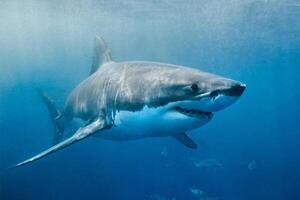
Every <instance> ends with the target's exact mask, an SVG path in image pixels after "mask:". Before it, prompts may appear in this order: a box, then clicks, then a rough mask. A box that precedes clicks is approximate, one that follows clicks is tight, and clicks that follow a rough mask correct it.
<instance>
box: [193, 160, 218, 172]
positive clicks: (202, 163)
mask: <svg viewBox="0 0 300 200" xmlns="http://www.w3.org/2000/svg"><path fill="white" fill-rule="evenodd" d="M193 163H194V166H195V167H199V168H213V169H216V168H221V167H223V164H222V163H221V162H219V161H217V160H216V159H214V158H208V159H205V160H194V161H193Z"/></svg>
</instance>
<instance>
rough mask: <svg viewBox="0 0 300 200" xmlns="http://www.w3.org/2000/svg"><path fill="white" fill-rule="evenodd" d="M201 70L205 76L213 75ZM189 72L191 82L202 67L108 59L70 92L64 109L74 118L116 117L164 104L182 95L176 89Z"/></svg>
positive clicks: (184, 80) (183, 82)
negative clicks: (108, 60) (116, 114)
mask: <svg viewBox="0 0 300 200" xmlns="http://www.w3.org/2000/svg"><path fill="white" fill-rule="evenodd" d="M201 73H203V77H206V78H210V77H212V76H213V75H212V74H209V73H205V72H201ZM176 76H177V77H176ZM187 76H188V77H190V78H189V80H190V81H191V82H193V81H197V80H198V79H199V71H198V70H194V69H191V68H186V67H181V66H176V65H171V64H164V63H156V62H142V61H136V62H122V63H116V62H108V63H105V64H104V65H103V66H101V67H100V68H99V69H98V70H97V71H96V72H95V73H94V74H92V75H91V76H90V77H88V78H87V79H86V80H84V81H83V82H82V83H81V84H79V85H78V86H77V87H76V88H75V89H74V90H73V91H72V92H71V94H70V96H69V97H68V99H67V101H66V106H65V112H66V114H67V115H68V116H70V117H71V118H72V117H79V118H82V119H84V120H93V119H94V118H97V117H99V116H101V115H103V116H106V117H107V118H108V119H113V118H114V116H115V113H116V111H120V110H129V111H137V110H140V109H142V108H143V107H144V106H148V107H158V106H162V105H165V104H167V103H169V102H172V101H176V100H180V99H177V98H182V94H178V96H176V94H175V95H174V91H176V87H182V85H184V84H187V83H186V79H184V77H187ZM173 80H176V83H175V82H173ZM181 80H182V81H181ZM189 84H190V83H189ZM170 86H172V88H170ZM169 92H172V93H173V94H172V95H170V94H168V93H169Z"/></svg>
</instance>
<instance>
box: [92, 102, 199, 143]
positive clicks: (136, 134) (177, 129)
mask: <svg viewBox="0 0 300 200" xmlns="http://www.w3.org/2000/svg"><path fill="white" fill-rule="evenodd" d="M202 125H203V123H199V119H195V118H191V117H188V116H186V115H183V114H180V113H178V112H176V111H174V112H168V113H167V114H166V112H165V108H164V107H160V108H148V107H145V108H144V109H143V110H141V111H135V112H131V111H121V112H118V113H117V114H116V117H115V124H114V126H113V127H112V128H110V129H107V130H103V131H101V132H100V133H97V134H95V135H94V136H95V137H99V138H103V139H108V140H135V139H141V138H148V137H166V136H173V135H176V134H178V133H182V132H186V131H190V130H192V129H195V128H198V127H200V126H202Z"/></svg>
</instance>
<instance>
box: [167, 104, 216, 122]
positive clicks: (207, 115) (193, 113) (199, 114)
mask: <svg viewBox="0 0 300 200" xmlns="http://www.w3.org/2000/svg"><path fill="white" fill-rule="evenodd" d="M172 109H173V110H175V111H177V112H179V113H181V114H183V115H186V116H188V117H196V118H200V119H203V118H204V119H208V120H210V119H211V118H212V117H213V113H212V112H204V111H201V110H198V109H186V108H182V107H179V106H176V107H174V108H172Z"/></svg>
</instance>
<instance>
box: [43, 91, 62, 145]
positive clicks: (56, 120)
mask: <svg viewBox="0 0 300 200" xmlns="http://www.w3.org/2000/svg"><path fill="white" fill-rule="evenodd" d="M37 92H38V94H39V96H40V97H41V99H42V100H43V102H44V103H45V105H46V107H47V109H48V112H49V115H50V118H51V121H52V124H53V128H54V131H53V145H55V144H57V143H59V142H60V141H61V140H62V138H63V133H64V128H65V119H64V116H63V113H62V112H61V111H60V110H59V108H58V106H57V105H56V104H55V102H54V101H53V100H52V99H51V98H50V97H49V96H48V95H47V94H46V93H45V92H43V91H42V90H40V89H37Z"/></svg>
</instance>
